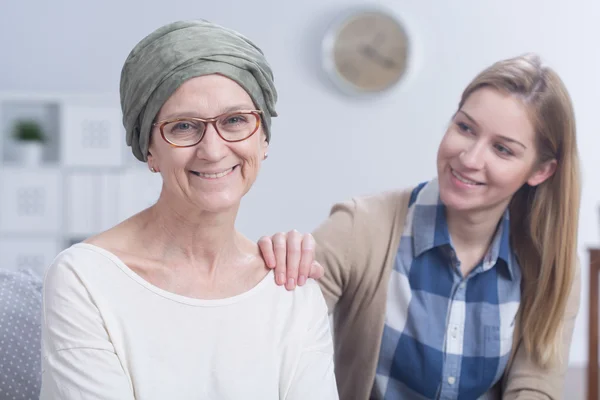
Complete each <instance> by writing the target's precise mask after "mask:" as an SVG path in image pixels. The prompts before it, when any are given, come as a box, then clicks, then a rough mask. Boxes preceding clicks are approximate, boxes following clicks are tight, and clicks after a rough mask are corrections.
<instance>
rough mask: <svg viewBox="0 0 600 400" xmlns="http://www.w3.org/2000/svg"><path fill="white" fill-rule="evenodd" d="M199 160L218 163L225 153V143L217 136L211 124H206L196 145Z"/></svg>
mask: <svg viewBox="0 0 600 400" xmlns="http://www.w3.org/2000/svg"><path fill="white" fill-rule="evenodd" d="M196 147H197V155H198V157H200V158H203V159H207V160H211V161H218V160H220V159H221V158H223V157H225V155H226V153H227V149H228V147H227V142H226V141H225V140H223V139H222V138H221V136H219V133H218V132H217V130H216V129H215V127H214V125H213V124H208V126H207V127H206V131H205V132H204V136H203V137H202V140H201V141H200V143H198V144H197V145H196Z"/></svg>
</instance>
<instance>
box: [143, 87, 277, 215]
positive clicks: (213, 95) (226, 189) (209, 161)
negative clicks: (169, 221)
mask: <svg viewBox="0 0 600 400" xmlns="http://www.w3.org/2000/svg"><path fill="white" fill-rule="evenodd" d="M254 109H256V107H255V106H254V104H253V102H252V100H251V98H250V96H249V95H248V93H247V92H246V91H245V90H244V89H243V88H242V87H241V86H239V85H238V84H237V83H235V82H234V81H232V80H231V79H229V78H226V77H224V76H221V75H206V76H201V77H197V78H192V79H190V80H188V81H186V82H185V83H184V84H182V85H181V86H180V87H179V88H178V89H177V91H175V93H174V94H173V95H172V96H171V97H170V98H169V99H168V100H167V102H166V103H165V104H164V105H163V107H162V108H161V110H160V112H159V113H158V115H157V118H156V119H157V121H162V120H166V119H172V118H180V117H196V118H212V117H216V116H219V115H222V114H225V113H229V112H232V111H241V110H254ZM267 147H268V143H267V141H266V136H265V134H264V133H263V129H262V126H261V128H260V129H259V130H258V131H257V132H256V133H254V135H252V136H251V137H249V138H248V139H246V140H243V141H241V142H233V143H231V142H226V141H225V140H223V139H222V138H221V137H220V136H219V135H218V133H217V132H216V130H215V128H214V126H213V125H212V124H208V125H207V128H206V132H205V134H204V137H203V138H202V140H201V141H200V143H198V144H197V145H195V146H193V147H184V148H178V147H173V146H171V145H170V144H169V143H167V142H166V141H165V140H163V138H162V137H161V134H160V130H159V128H158V127H155V128H154V130H153V132H152V140H151V145H150V155H149V157H148V163H149V165H150V166H151V167H153V168H155V169H156V170H158V171H160V173H161V175H162V177H163V181H164V187H163V190H166V191H167V192H169V193H168V194H169V195H170V196H169V197H173V195H174V196H175V198H179V199H182V200H185V201H186V202H188V203H192V204H194V205H196V206H198V207H199V208H200V209H202V210H206V211H210V212H218V211H224V210H227V209H229V208H231V207H237V206H238V205H239V202H240V200H241V198H242V196H244V195H245V194H246V193H247V192H248V190H249V189H250V187H251V186H252V184H253V183H254V181H255V180H256V176H257V174H258V171H259V168H260V164H261V162H262V160H263V159H264V155H265V153H266V151H267Z"/></svg>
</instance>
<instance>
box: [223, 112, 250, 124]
mask: <svg viewBox="0 0 600 400" xmlns="http://www.w3.org/2000/svg"><path fill="white" fill-rule="evenodd" d="M247 122H248V118H246V116H245V115H243V114H238V115H230V116H229V117H227V118H225V119H224V120H223V122H222V123H223V125H237V124H245V123H247Z"/></svg>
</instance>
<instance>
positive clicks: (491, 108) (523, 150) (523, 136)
mask: <svg viewBox="0 0 600 400" xmlns="http://www.w3.org/2000/svg"><path fill="white" fill-rule="evenodd" d="M555 165H556V162H555V161H552V162H547V163H544V164H540V163H539V162H538V152H537V149H536V133H535V131H534V127H533V125H532V123H531V120H530V118H529V114H528V110H527V108H526V106H525V105H524V104H523V103H522V102H521V101H520V100H519V99H518V98H517V97H515V96H513V95H511V94H507V93H504V92H501V91H498V90H496V89H493V88H489V87H484V88H481V89H479V90H476V91H475V92H473V93H472V94H471V95H470V96H469V97H468V98H467V100H466V101H465V103H464V104H463V106H462V107H461V108H460V109H459V110H458V111H457V113H456V114H455V116H454V118H453V119H452V121H451V124H450V126H449V128H448V130H447V131H446V133H445V135H444V137H443V139H442V142H441V143H440V146H439V149H438V154H437V170H438V179H439V186H440V196H441V199H442V202H443V203H444V204H445V205H446V207H448V208H451V209H455V210H458V211H481V210H486V209H490V210H491V209H500V208H502V209H504V208H506V207H507V206H508V203H509V202H510V199H511V198H512V196H513V195H514V194H515V192H516V191H517V190H518V189H519V188H521V186H523V185H524V184H525V183H527V184H529V185H531V186H535V185H539V184H540V183H542V182H543V181H544V180H546V179H547V178H548V177H550V176H551V175H552V173H553V172H554V169H555Z"/></svg>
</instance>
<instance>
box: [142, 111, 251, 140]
mask: <svg viewBox="0 0 600 400" xmlns="http://www.w3.org/2000/svg"><path fill="white" fill-rule="evenodd" d="M262 113H263V112H262V110H239V111H231V112H227V113H224V114H221V115H217V116H216V117H213V118H197V117H181V118H174V119H164V120H161V121H156V122H154V123H153V124H152V126H153V127H158V129H159V131H160V136H162V138H163V140H164V141H165V142H167V143H168V144H170V145H171V146H173V147H179V148H185V147H194V146H196V145H197V144H198V143H200V142H201V141H202V139H204V135H206V129H207V128H208V125H209V124H211V125H212V126H213V128H215V132H217V135H219V137H220V138H221V139H223V140H224V141H226V142H227V143H238V142H242V141H244V140H247V139H250V138H251V137H252V136H253V135H254V134H255V133H256V132H258V129H259V128H260V125H261V123H262V122H261V120H262ZM240 114H252V115H254V116H255V117H256V127H255V128H254V130H253V131H252V133H251V134H250V135H248V136H246V137H245V138H243V139H237V140H227V139H225V138H224V137H223V135H221V132H219V128H218V127H217V121H219V120H220V119H221V118H223V117H226V116H228V115H240ZM178 121H195V122H202V123H204V124H205V126H204V132H202V135H201V136H200V139H198V141H197V142H196V143H194V144H186V145H180V144H175V143H173V142H171V141H170V140H169V139H167V138H166V136H165V133H164V131H163V128H164V127H165V126H166V125H167V124H172V123H173V122H178Z"/></svg>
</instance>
